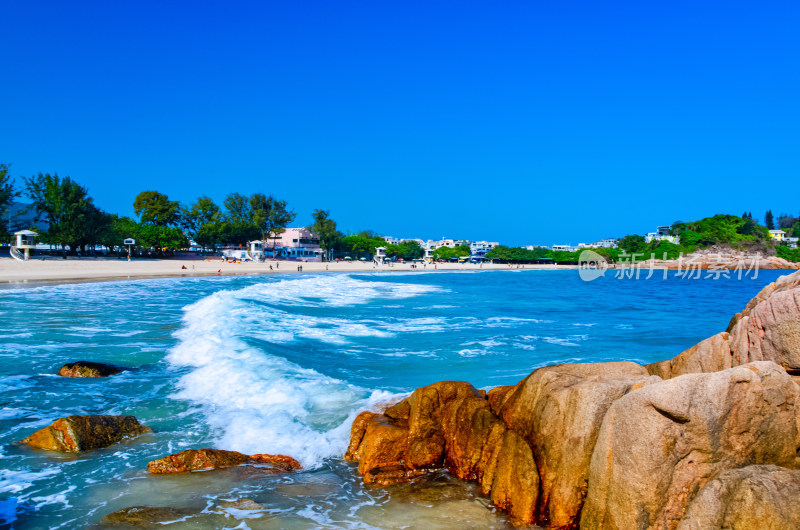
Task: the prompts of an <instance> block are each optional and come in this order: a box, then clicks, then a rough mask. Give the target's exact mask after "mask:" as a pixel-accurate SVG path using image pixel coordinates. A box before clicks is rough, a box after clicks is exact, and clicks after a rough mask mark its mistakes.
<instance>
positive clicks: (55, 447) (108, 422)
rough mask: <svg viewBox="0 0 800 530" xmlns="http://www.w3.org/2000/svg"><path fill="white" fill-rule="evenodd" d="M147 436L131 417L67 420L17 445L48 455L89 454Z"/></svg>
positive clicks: (103, 416) (99, 416)
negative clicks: (40, 450)
mask: <svg viewBox="0 0 800 530" xmlns="http://www.w3.org/2000/svg"><path fill="white" fill-rule="evenodd" d="M148 432H153V429H151V428H150V427H145V426H144V425H142V424H140V423H139V421H138V420H137V419H136V418H135V417H134V416H106V415H98V416H67V417H66V418H59V419H57V420H56V421H54V422H53V423H52V424H50V425H49V426H48V427H45V428H44V429H40V430H38V431H36V432H35V433H33V434H31V435H30V436H28V437H27V438H25V439H24V440H21V441H20V443H24V444H28V445H29V446H31V447H37V448H39V449H46V450H48V451H60V452H75V451H88V450H90V449H99V448H101V447H108V446H109V445H113V444H115V443H117V442H119V441H121V440H122V439H124V438H127V437H132V436H137V435H139V434H144V433H148Z"/></svg>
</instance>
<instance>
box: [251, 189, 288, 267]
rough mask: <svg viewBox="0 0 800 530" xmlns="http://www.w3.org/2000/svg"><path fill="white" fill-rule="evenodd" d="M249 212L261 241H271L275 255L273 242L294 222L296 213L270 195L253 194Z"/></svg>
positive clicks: (283, 202) (284, 202)
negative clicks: (251, 214) (270, 239)
mask: <svg viewBox="0 0 800 530" xmlns="http://www.w3.org/2000/svg"><path fill="white" fill-rule="evenodd" d="M249 203H250V210H251V211H252V213H253V224H254V225H255V226H256V227H257V228H258V230H259V231H260V233H261V239H262V240H266V239H268V238H272V239H273V245H272V253H273V256H274V254H275V243H274V240H275V239H276V238H277V237H278V236H279V235H280V234H281V233H283V232H284V230H286V226H287V225H288V224H289V223H291V222H292V221H294V218H295V217H296V216H297V214H296V213H294V212H293V211H291V210H289V209H287V207H286V206H287V205H286V201H283V200H280V199H276V198H275V197H273V196H272V195H264V194H263V193H254V194H253V195H252V196H251V197H250V199H249Z"/></svg>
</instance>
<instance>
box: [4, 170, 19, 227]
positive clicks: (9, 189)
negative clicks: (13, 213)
mask: <svg viewBox="0 0 800 530" xmlns="http://www.w3.org/2000/svg"><path fill="white" fill-rule="evenodd" d="M10 168H11V164H0V237H2V238H3V239H5V238H7V237H8V235H9V234H8V231H9V226H8V220H9V216H10V213H6V212H7V211H8V212H10V208H11V203H12V202H13V201H14V198H15V197H16V196H17V195H18V194H19V193H18V192H17V191H15V190H14V184H13V182H12V180H11V171H10Z"/></svg>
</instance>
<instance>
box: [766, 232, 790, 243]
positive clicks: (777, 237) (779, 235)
mask: <svg viewBox="0 0 800 530" xmlns="http://www.w3.org/2000/svg"><path fill="white" fill-rule="evenodd" d="M769 237H771V238H772V239H774V240H775V241H778V242H780V241H783V240H784V238H785V237H786V232H784V231H783V230H770V231H769Z"/></svg>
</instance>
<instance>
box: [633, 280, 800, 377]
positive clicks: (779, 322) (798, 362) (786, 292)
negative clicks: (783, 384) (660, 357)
mask: <svg viewBox="0 0 800 530" xmlns="http://www.w3.org/2000/svg"><path fill="white" fill-rule="evenodd" d="M753 361H774V362H776V363H778V364H780V365H781V366H782V367H783V368H784V369H785V370H786V371H787V372H788V373H789V374H791V375H794V376H800V272H795V273H793V274H789V275H786V276H782V277H780V278H779V279H778V280H777V281H776V282H774V283H771V284H769V285H768V286H766V287H765V288H764V289H762V290H761V292H759V293H758V295H756V296H755V298H753V299H752V300H751V301H750V302H749V303H748V304H747V306H745V308H744V309H743V310H742V311H741V312H740V313H738V314H736V315H735V316H734V317H733V318H732V319H731V322H730V324H729V325H728V329H727V330H726V331H724V332H722V333H718V334H717V335H714V336H713V337H710V338H708V339H706V340H704V341H702V342H700V343H699V344H697V345H695V346H693V347H691V348H689V349H688V350H686V351H684V352H683V353H681V354H679V355H678V356H676V357H675V358H673V359H669V360H666V361H660V362H657V363H653V364H650V365H647V369H648V370H649V371H650V373H652V374H654V375H658V376H659V377H661V378H664V379H669V378H672V377H676V376H679V375H683V374H689V373H707V372H714V371H718V370H724V369H726V368H731V367H733V366H739V365H742V364H746V363H749V362H753Z"/></svg>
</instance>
